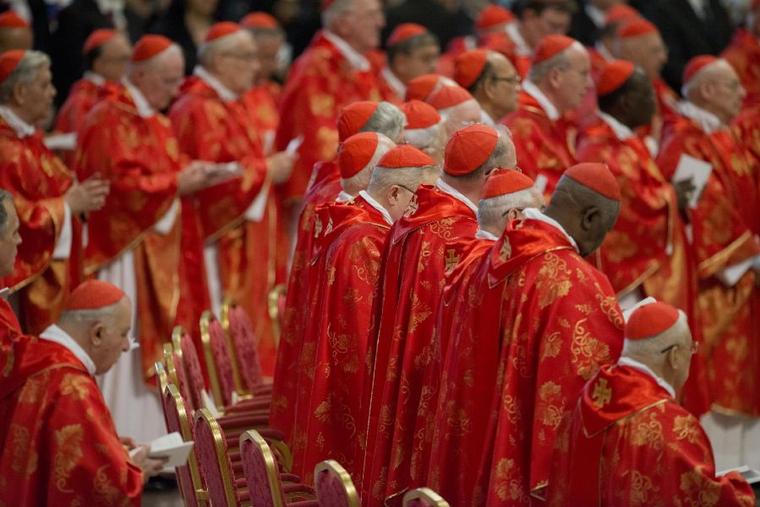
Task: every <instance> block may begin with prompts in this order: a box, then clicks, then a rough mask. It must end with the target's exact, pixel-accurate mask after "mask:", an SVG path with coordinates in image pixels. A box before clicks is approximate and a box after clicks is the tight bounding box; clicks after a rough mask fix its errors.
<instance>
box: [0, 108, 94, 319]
mask: <svg viewBox="0 0 760 507" xmlns="http://www.w3.org/2000/svg"><path fill="white" fill-rule="evenodd" d="M71 183H72V174H71V172H70V171H69V170H68V168H67V167H66V166H65V165H64V164H63V162H61V159H59V158H58V157H56V156H55V155H54V154H53V152H51V151H50V150H48V149H47V148H46V147H45V145H44V143H43V139H42V133H41V132H39V131H37V132H35V133H34V134H32V135H30V136H26V137H18V135H17V134H16V131H15V130H13V129H12V128H11V127H10V126H9V125H8V124H7V123H6V122H5V121H3V120H0V188H3V189H5V190H7V191H8V192H10V193H11V194H12V195H13V202H14V203H15V205H16V210H17V211H18V217H19V221H20V222H21V224H20V228H19V233H20V234H21V238H22V239H23V242H22V243H21V244H20V245H19V247H18V256H17V257H16V264H15V266H14V268H13V274H12V275H10V276H8V277H6V278H5V279H4V280H3V282H2V285H3V286H4V287H10V288H11V289H12V290H14V291H16V290H18V291H20V292H19V294H18V296H19V317H20V319H19V320H20V321H21V323H22V325H23V328H24V330H25V331H26V332H28V333H38V332H41V331H42V330H44V329H45V328H46V327H47V326H49V325H50V324H51V323H52V322H55V321H56V320H57V319H58V316H59V315H60V312H61V310H62V308H63V303H64V300H65V298H66V296H67V295H68V292H69V290H70V288H71V287H72V286H75V285H76V284H77V283H78V281H79V277H80V273H81V264H80V263H81V241H82V240H81V225H80V223H79V219H78V218H77V217H74V216H72V217H71V221H72V223H71V225H72V232H73V234H72V241H71V252H70V254H69V258H68V259H53V252H54V250H55V246H56V241H57V240H58V237H59V236H60V234H61V230H62V228H63V225H64V217H65V213H64V195H65V193H66V191H67V190H68V189H69V187H71Z"/></svg>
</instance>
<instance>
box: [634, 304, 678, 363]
mask: <svg viewBox="0 0 760 507" xmlns="http://www.w3.org/2000/svg"><path fill="white" fill-rule="evenodd" d="M688 330H689V322H688V319H687V318H686V314H685V313H684V312H683V311H682V310H678V320H677V321H676V323H675V324H674V325H673V326H671V327H670V328H669V329H667V330H666V331H665V332H663V333H660V334H658V335H655V336H652V337H651V338H645V339H643V340H629V339H627V338H626V339H625V340H624V341H623V352H622V353H621V355H622V356H625V357H631V356H635V357H641V358H651V359H652V360H656V361H660V360H661V356H662V351H663V350H665V349H667V348H668V347H670V346H673V345H682V340H681V339H680V337H681V336H682V335H683V333H684V331H688Z"/></svg>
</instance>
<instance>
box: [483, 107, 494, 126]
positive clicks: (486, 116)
mask: <svg viewBox="0 0 760 507" xmlns="http://www.w3.org/2000/svg"><path fill="white" fill-rule="evenodd" d="M480 123H482V124H483V125H488V126H489V127H495V126H496V122H495V121H493V118H491V115H490V114H488V113H486V112H485V110H483V108H482V107H481V108H480Z"/></svg>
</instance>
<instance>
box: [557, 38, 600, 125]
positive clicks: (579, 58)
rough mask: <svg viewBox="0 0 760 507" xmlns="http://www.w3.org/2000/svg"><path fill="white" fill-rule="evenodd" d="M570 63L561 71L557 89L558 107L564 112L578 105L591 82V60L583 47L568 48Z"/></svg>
mask: <svg viewBox="0 0 760 507" xmlns="http://www.w3.org/2000/svg"><path fill="white" fill-rule="evenodd" d="M567 56H568V61H569V64H568V66H567V68H566V69H564V70H561V71H560V78H559V86H558V89H557V98H558V102H559V103H558V104H556V106H557V108H558V109H559V110H560V111H562V112H564V111H568V110H571V109H575V108H576V107H578V106H579V105H580V104H581V102H583V99H584V98H585V97H586V94H587V93H588V91H589V89H590V88H591V86H592V83H591V61H590V60H589V57H588V53H587V52H586V50H585V49H583V48H571V49H570V50H568V55H567Z"/></svg>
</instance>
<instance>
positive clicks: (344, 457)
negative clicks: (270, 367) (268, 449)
mask: <svg viewBox="0 0 760 507" xmlns="http://www.w3.org/2000/svg"><path fill="white" fill-rule="evenodd" d="M325 212H326V213H325V215H324V216H323V217H322V222H321V223H322V224H323V227H329V224H330V223H332V224H333V230H332V231H331V232H330V233H329V234H326V235H325V240H326V244H325V246H324V248H323V253H322V254H321V255H323V256H324V261H323V263H319V272H318V278H317V279H316V280H315V283H316V285H315V286H314V287H315V293H314V295H313V296H314V300H315V301H318V302H319V303H318V307H316V308H318V311H317V312H316V314H311V315H310V319H311V320H312V322H311V325H310V326H309V330H308V334H309V338H307V340H306V342H307V343H313V344H314V349H315V351H314V358H313V362H312V363H311V364H309V365H303V366H305V368H306V369H307V371H308V372H310V373H311V375H309V376H310V377H311V382H307V383H299V384H300V385H299V387H300V388H301V389H303V388H305V387H310V389H309V392H307V393H305V398H304V399H303V401H304V403H303V406H302V405H301V403H300V400H299V406H298V409H297V413H298V415H297V417H296V420H297V421H299V422H305V423H306V424H301V425H300V426H303V427H304V434H305V448H304V449H303V451H301V450H300V449H299V450H298V452H296V453H295V454H294V459H295V461H297V462H298V463H299V466H301V468H302V473H303V474H304V477H306V478H307V481H308V480H309V479H308V478H309V477H311V471H312V470H313V469H314V466H315V465H316V464H317V463H319V462H320V461H322V460H324V459H335V460H337V461H339V462H340V463H341V465H343V466H345V467H346V469H347V470H348V471H349V472H350V473H352V475H354V474H357V475H358V473H360V472H361V466H362V457H363V456H364V452H363V449H361V448H360V446H359V445H357V442H364V440H365V439H366V434H365V432H366V428H365V424H366V420H365V421H363V420H362V419H361V413H362V406H361V405H362V404H363V403H365V402H366V400H364V399H363V398H362V396H363V393H364V382H365V381H367V379H368V378H369V376H370V374H371V371H370V368H371V366H372V365H371V364H368V361H367V343H368V336H369V327H370V319H371V316H372V304H373V301H374V295H375V293H376V291H377V282H378V277H379V275H380V262H381V254H382V252H383V247H384V244H385V238H386V236H387V234H388V231H389V230H390V227H391V226H390V224H389V223H388V222H387V221H386V220H385V218H384V217H383V215H382V214H381V213H380V211H378V210H377V209H375V208H374V207H373V206H372V205H370V204H368V203H367V201H366V200H365V199H364V198H363V197H361V196H358V197H356V198H355V199H354V200H353V201H351V202H349V203H347V204H334V205H330V206H327V209H326V210H325ZM325 219H326V221H325ZM315 265H317V264H315ZM301 416H302V417H301ZM295 440H297V441H298V439H297V438H296V439H295Z"/></svg>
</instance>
